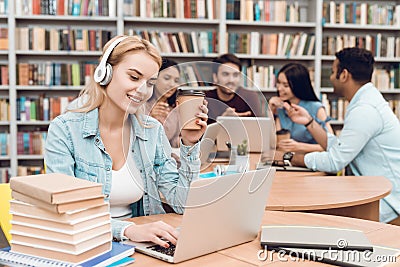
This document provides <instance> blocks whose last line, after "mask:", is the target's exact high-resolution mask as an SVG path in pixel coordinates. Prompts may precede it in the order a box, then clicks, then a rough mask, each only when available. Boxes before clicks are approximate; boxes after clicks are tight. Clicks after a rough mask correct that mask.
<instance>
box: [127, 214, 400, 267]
mask: <svg viewBox="0 0 400 267" xmlns="http://www.w3.org/2000/svg"><path fill="white" fill-rule="evenodd" d="M130 220H132V221H134V222H135V223H138V224H141V223H147V222H153V221H158V220H163V221H164V222H166V223H169V224H171V225H173V226H175V227H177V226H179V225H180V222H181V220H182V216H181V215H177V214H164V215H153V216H147V217H137V218H132V219H130ZM261 224H262V225H293V224H295V225H312V226H327V227H340V228H347V229H357V230H361V231H363V232H364V233H365V234H366V236H367V237H368V239H369V240H370V241H371V243H372V244H374V245H383V246H388V247H393V248H400V238H398V237H399V236H400V227H399V226H393V225H388V224H382V223H378V222H372V221H367V220H360V219H354V218H345V217H340V216H332V215H322V214H310V213H299V212H281V211H266V212H265V214H264V217H263V219H262V223H261ZM199 230H200V231H206V230H207V229H199ZM194 242H195V241H194ZM259 250H260V238H259V236H258V237H257V238H256V239H255V240H254V241H251V242H248V243H245V244H241V245H238V246H235V247H231V248H228V249H225V250H222V251H218V252H215V253H212V254H208V255H205V256H202V257H198V258H195V259H192V260H188V261H185V262H182V263H179V264H174V265H173V266H209V267H212V266H216V267H221V266H239V267H240V266H265V265H268V266H273V267H276V266H277V267H279V266H285V267H288V266H311V267H313V266H315V267H317V266H327V267H328V266H332V265H327V264H323V263H318V262H309V261H305V262H292V261H288V262H279V261H272V262H271V261H269V260H267V261H260V260H259V259H258V258H257V252H258V251H259ZM134 257H135V258H136V262H135V263H134V264H132V265H130V266H132V267H134V266H136V267H139V266H142V267H143V266H172V265H171V264H170V263H166V262H163V261H160V260H157V259H155V258H152V257H149V256H146V255H143V254H140V253H135V254H134ZM399 264H400V257H398V258H397V263H393V264H389V265H388V266H391V267H392V266H393V267H394V266H399Z"/></svg>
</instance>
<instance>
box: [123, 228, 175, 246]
mask: <svg viewBox="0 0 400 267" xmlns="http://www.w3.org/2000/svg"><path fill="white" fill-rule="evenodd" d="M178 235H179V232H178V231H177V230H176V229H175V228H174V227H172V226H171V225H169V224H166V223H165V222H163V221H158V222H153V223H146V224H133V225H131V226H129V227H128V228H126V229H125V233H124V236H126V237H127V238H129V239H130V240H132V241H136V242H149V241H150V242H153V243H155V244H158V245H160V246H162V247H165V248H168V247H169V244H168V243H167V242H166V241H170V242H171V243H172V244H174V245H176V240H177V239H178ZM164 240H166V241H164Z"/></svg>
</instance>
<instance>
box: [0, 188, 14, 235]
mask: <svg viewBox="0 0 400 267" xmlns="http://www.w3.org/2000/svg"><path fill="white" fill-rule="evenodd" d="M10 200H11V188H10V184H9V183H3V184H1V183H0V226H1V228H2V229H3V232H4V234H5V236H6V238H7V240H8V241H10V240H11V234H10V230H11V219H12V215H11V214H10Z"/></svg>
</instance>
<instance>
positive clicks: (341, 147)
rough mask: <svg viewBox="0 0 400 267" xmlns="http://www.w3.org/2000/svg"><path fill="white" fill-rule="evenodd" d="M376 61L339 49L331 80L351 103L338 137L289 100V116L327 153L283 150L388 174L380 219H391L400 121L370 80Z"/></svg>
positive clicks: (398, 187)
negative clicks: (387, 190) (389, 185)
mask: <svg viewBox="0 0 400 267" xmlns="http://www.w3.org/2000/svg"><path fill="white" fill-rule="evenodd" d="M373 64H374V58H373V56H372V54H371V52H369V51H367V50H365V49H361V48H345V49H343V50H342V51H339V52H337V53H336V59H335V61H334V62H333V65H332V74H331V76H330V80H331V82H332V84H333V88H334V92H335V93H336V94H338V95H342V96H344V98H345V99H347V100H348V101H349V102H350V103H349V105H348V106H347V110H346V116H345V120H344V125H343V129H342V132H341V134H340V136H338V137H336V136H334V135H332V134H329V133H327V132H326V131H324V130H323V129H322V127H320V125H319V124H318V123H315V122H314V121H313V119H312V117H311V116H310V115H309V114H308V112H307V111H306V110H305V109H303V108H301V107H299V106H297V105H294V104H292V105H289V104H288V103H285V108H286V110H287V111H288V115H289V117H290V118H291V119H292V120H293V121H294V122H296V123H299V124H303V125H306V127H307V129H308V131H310V133H311V134H312V135H313V137H314V138H315V140H316V141H317V142H318V143H319V144H320V145H321V146H322V147H323V148H325V150H326V152H313V153H309V154H307V155H305V156H304V155H300V154H294V155H293V154H291V155H286V154H285V155H284V158H285V159H286V160H288V159H289V160H290V162H291V163H292V164H293V165H297V166H307V167H308V168H311V169H313V170H318V171H324V172H338V171H340V170H341V169H343V168H344V167H345V166H346V165H348V164H349V165H350V168H351V170H352V172H353V173H354V174H355V175H360V176H361V175H365V176H367V175H368V176H385V177H386V178H388V179H389V180H390V181H391V182H392V184H393V189H392V192H391V193H390V195H388V196H387V197H385V198H384V199H383V200H382V201H381V202H380V220H381V221H382V222H392V221H393V220H396V221H399V215H400V138H399V136H400V123H399V119H398V118H396V116H395V115H394V114H393V111H392V110H391V109H390V107H389V105H388V103H387V102H386V101H385V99H384V98H383V96H382V94H381V93H380V92H379V91H378V89H377V88H376V87H375V86H374V85H373V84H372V83H371V77H372V72H373ZM289 153H290V152H289Z"/></svg>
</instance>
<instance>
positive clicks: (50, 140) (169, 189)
mask: <svg viewBox="0 0 400 267" xmlns="http://www.w3.org/2000/svg"><path fill="white" fill-rule="evenodd" d="M98 117H99V116H98V109H94V110H92V111H90V112H87V113H78V112H67V113H65V114H63V115H60V116H58V117H57V118H55V119H54V120H53V121H52V122H51V124H50V126H49V130H48V135H47V140H46V146H45V162H46V167H47V172H48V173H54V172H57V173H64V174H67V175H71V176H74V177H78V178H81V179H86V180H89V181H93V182H98V183H101V184H103V194H104V195H105V199H106V201H108V197H109V194H110V191H111V178H112V172H111V171H112V159H111V157H110V155H109V154H108V153H107V152H106V149H105V147H104V144H103V142H102V140H101V137H100V131H99V123H98ZM129 118H130V119H131V121H132V130H133V133H134V134H133V136H134V140H133V142H132V143H131V144H132V145H131V149H132V152H133V153H132V154H133V158H134V161H135V163H136V166H137V168H138V169H139V171H140V173H141V175H142V179H143V185H144V188H143V189H144V195H143V209H144V214H145V215H151V214H160V213H165V211H164V209H163V208H162V203H161V199H160V194H159V193H160V192H161V193H162V195H163V196H164V197H165V199H166V202H167V203H168V204H169V205H170V206H171V207H172V208H173V209H174V210H175V211H176V212H177V213H183V211H184V207H183V206H184V204H185V202H186V197H187V192H188V188H189V186H190V183H191V181H192V180H194V179H197V178H198V175H199V172H200V160H199V145H198V144H196V145H195V146H193V147H188V146H184V145H183V144H181V149H180V158H181V167H180V168H179V170H178V169H177V167H176V162H175V160H174V159H172V158H171V153H170V151H171V148H170V147H169V142H168V140H167V138H166V136H165V132H164V129H163V127H162V125H161V124H160V123H159V122H158V121H157V120H155V119H153V118H151V117H148V116H144V115H142V117H141V118H142V121H143V122H142V123H143V124H144V126H142V125H141V124H140V123H139V121H138V119H137V118H136V116H135V115H130V117H129ZM130 224H131V223H130V222H125V221H118V220H111V225H112V231H113V236H114V238H116V239H122V238H124V237H123V231H124V230H125V228H126V227H127V226H129V225H130Z"/></svg>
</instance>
